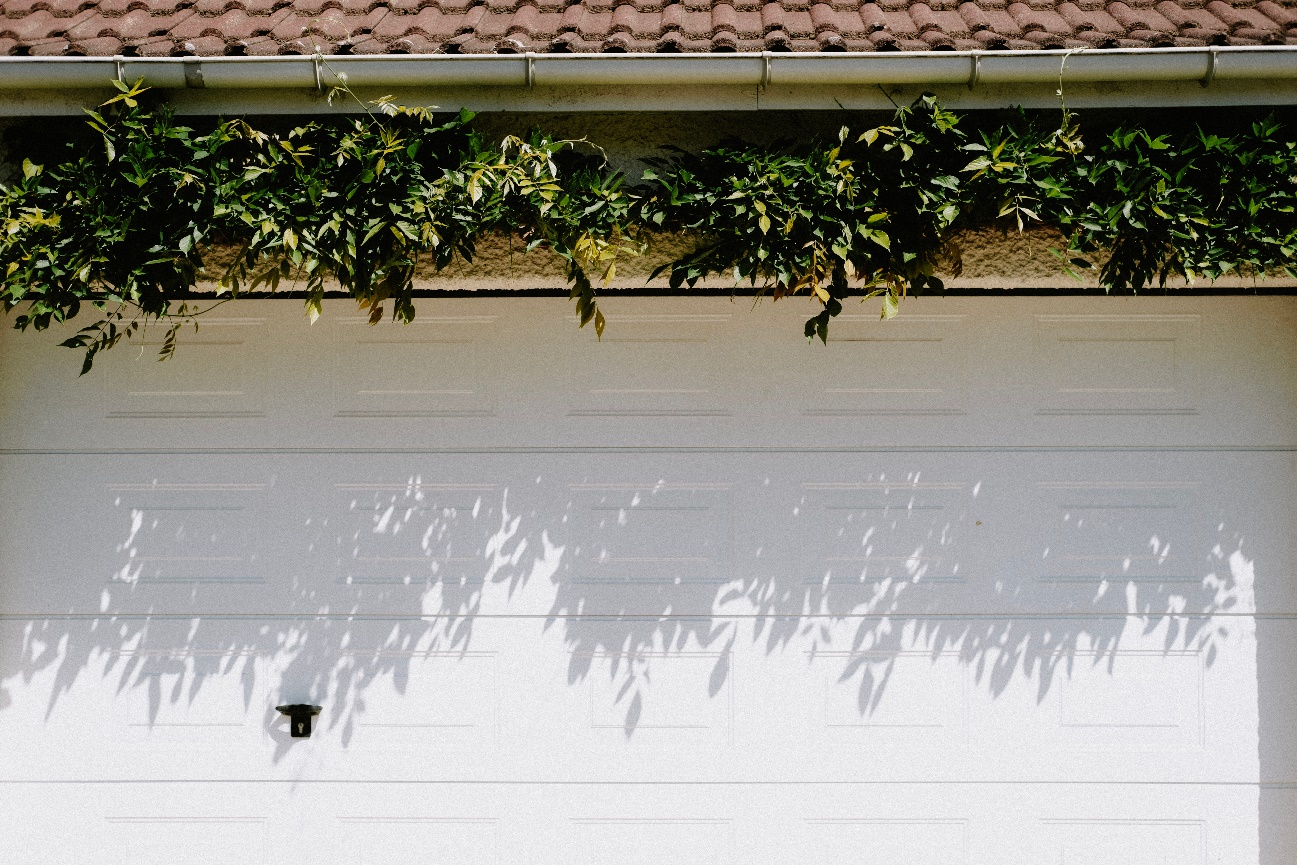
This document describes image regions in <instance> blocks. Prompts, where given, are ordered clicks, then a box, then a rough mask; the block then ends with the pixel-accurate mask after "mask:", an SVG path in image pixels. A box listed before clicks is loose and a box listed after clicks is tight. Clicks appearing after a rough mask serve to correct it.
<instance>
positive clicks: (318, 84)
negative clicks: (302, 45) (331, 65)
mask: <svg viewBox="0 0 1297 865" xmlns="http://www.w3.org/2000/svg"><path fill="white" fill-rule="evenodd" d="M323 64H324V58H323V57H322V56H320V52H318V51H317V52H315V53H314V54H312V55H311V68H312V69H313V70H314V72H315V90H316V92H318V93H323V92H324V75H323V74H321V66H322V65H323Z"/></svg>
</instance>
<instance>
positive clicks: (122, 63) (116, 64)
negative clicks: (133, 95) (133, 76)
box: [113, 54, 126, 84]
mask: <svg viewBox="0 0 1297 865" xmlns="http://www.w3.org/2000/svg"><path fill="white" fill-rule="evenodd" d="M113 68H114V69H116V70H117V80H118V81H120V82H122V83H123V84H125V83H126V72H125V69H126V58H125V57H123V56H122V55H120V54H118V55H115V56H114V57H113Z"/></svg>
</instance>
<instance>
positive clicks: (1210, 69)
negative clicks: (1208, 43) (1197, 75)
mask: <svg viewBox="0 0 1297 865" xmlns="http://www.w3.org/2000/svg"><path fill="white" fill-rule="evenodd" d="M1215 78H1216V46H1215V45H1213V46H1212V47H1211V49H1210V50H1208V52H1207V74H1206V75H1204V76H1203V77H1202V79H1201V80H1200V81H1199V82H1198V86H1199V87H1210V86H1211V82H1212V81H1213V80H1214V79H1215Z"/></svg>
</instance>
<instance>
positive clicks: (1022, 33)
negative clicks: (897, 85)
mask: <svg viewBox="0 0 1297 865" xmlns="http://www.w3.org/2000/svg"><path fill="white" fill-rule="evenodd" d="M0 10H2V13H3V17H2V18H0V54H9V55H31V56H39V55H46V56H48V55H64V56H67V55H96V56H105V55H114V54H124V55H127V56H146V57H154V56H167V55H184V54H197V55H204V56H216V55H239V54H247V55H264V54H310V53H313V52H314V51H315V50H316V48H317V47H318V48H319V50H321V51H322V52H324V53H325V54H383V53H386V54H394V53H396V54H399V53H408V54H429V53H463V54H472V53H514V52H521V51H542V52H630V51H634V52H664V51H666V52H669V51H687V52H707V51H715V52H720V51H742V52H748V51H783V50H791V51H825V50H828V51H897V50H899V51H930V50H933V49H937V50H944V49H955V50H969V49H1035V48H1083V47H1093V48H1145V47H1164V46H1177V45H1178V46H1203V45H1283V44H1288V45H1297V0H1230V2H1224V0H1160V2H1159V0H1126V2H1122V0H1025V2H1018V0H962V2H961V0H928V2H923V0H877V2H860V0H829V2H816V0H781V2H761V0H733V2H730V0H683V2H679V0H677V2H670V0H0Z"/></svg>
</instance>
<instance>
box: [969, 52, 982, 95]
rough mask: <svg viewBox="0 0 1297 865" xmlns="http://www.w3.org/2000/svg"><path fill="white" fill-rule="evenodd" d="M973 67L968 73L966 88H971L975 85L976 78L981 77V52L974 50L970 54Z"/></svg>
mask: <svg viewBox="0 0 1297 865" xmlns="http://www.w3.org/2000/svg"><path fill="white" fill-rule="evenodd" d="M972 61H973V68H972V70H971V71H970V72H969V73H968V89H969V90H972V89H973V88H974V87H976V86H977V80H978V79H979V78H981V77H982V52H980V51H974V52H973V55H972Z"/></svg>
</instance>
